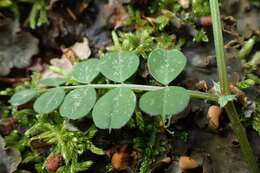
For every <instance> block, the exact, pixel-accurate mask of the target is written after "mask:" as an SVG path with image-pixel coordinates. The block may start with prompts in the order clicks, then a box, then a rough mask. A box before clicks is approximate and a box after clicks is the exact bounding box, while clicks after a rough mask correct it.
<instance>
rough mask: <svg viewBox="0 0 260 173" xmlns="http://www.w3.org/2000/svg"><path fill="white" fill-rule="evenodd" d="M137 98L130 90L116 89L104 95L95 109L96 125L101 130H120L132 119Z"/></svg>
mask: <svg viewBox="0 0 260 173" xmlns="http://www.w3.org/2000/svg"><path fill="white" fill-rule="evenodd" d="M135 106H136V96H135V94H134V92H133V91H132V90H130V89H129V88H115V89H112V90H110V91H109V92H107V93H106V94H105V95H103V96H102V97H101V98H100V99H99V100H98V101H97V103H96V105H95V106H94V108H93V111H92V116H93V120H94V123H95V125H96V126H97V127H99V128H101V129H119V128H121V127H123V126H124V125H125V124H126V123H127V122H128V121H129V119H130V118H131V116H132V114H133V112H134V110H135Z"/></svg>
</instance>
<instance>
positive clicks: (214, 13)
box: [210, 0, 229, 95]
mask: <svg viewBox="0 0 260 173" xmlns="http://www.w3.org/2000/svg"><path fill="white" fill-rule="evenodd" d="M210 10H211V17H212V22H213V34H214V42H215V49H216V57H217V66H218V77H219V81H220V87H221V91H222V94H224V95H228V94H229V84H228V76H227V63H226V61H227V60H226V58H225V54H224V42H223V36H222V27H221V19H220V12H219V5H218V0H210Z"/></svg>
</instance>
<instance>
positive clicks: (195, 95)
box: [60, 84, 218, 102]
mask: <svg viewBox="0 0 260 173" xmlns="http://www.w3.org/2000/svg"><path fill="white" fill-rule="evenodd" d="M84 87H93V88H98V89H112V88H119V87H126V88H130V89H132V90H137V91H154V90H159V89H164V88H165V87H163V86H150V85H136V84H86V85H75V86H60V88H64V89H76V88H84ZM188 92H189V94H190V96H191V97H192V98H197V99H204V100H209V101H215V102H216V101H218V96H214V95H212V94H208V93H205V92H200V91H192V90H188Z"/></svg>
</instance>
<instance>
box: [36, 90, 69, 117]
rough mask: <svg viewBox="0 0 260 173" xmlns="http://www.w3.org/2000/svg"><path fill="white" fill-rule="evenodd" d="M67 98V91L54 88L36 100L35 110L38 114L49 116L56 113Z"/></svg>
mask: <svg viewBox="0 0 260 173" xmlns="http://www.w3.org/2000/svg"><path fill="white" fill-rule="evenodd" d="M64 96H65V91H64V89H62V88H53V89H50V90H49V91H47V92H46V93H44V94H42V95H41V96H40V97H38V98H37V99H36V101H35V102H34V104H33V108H34V110H35V111H36V112H38V113H45V114H48V113H50V112H52V111H54V110H55V109H56V108H57V107H59V105H60V104H61V102H62V101H63V98H64Z"/></svg>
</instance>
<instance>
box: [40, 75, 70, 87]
mask: <svg viewBox="0 0 260 173" xmlns="http://www.w3.org/2000/svg"><path fill="white" fill-rule="evenodd" d="M65 82H66V81H65V80H64V79H63V78H58V77H57V78H47V79H43V80H40V81H39V83H40V84H42V85H45V86H50V87H56V86H60V85H63V84H64V83H65Z"/></svg>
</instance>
